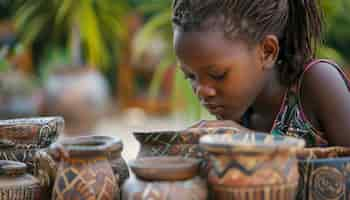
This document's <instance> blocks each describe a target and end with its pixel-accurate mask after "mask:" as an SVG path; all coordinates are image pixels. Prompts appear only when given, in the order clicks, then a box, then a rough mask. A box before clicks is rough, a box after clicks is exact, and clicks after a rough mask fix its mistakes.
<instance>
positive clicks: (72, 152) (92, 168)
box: [49, 137, 120, 200]
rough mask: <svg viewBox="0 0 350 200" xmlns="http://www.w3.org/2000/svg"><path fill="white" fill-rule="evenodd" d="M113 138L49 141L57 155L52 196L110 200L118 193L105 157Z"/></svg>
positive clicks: (54, 153)
mask: <svg viewBox="0 0 350 200" xmlns="http://www.w3.org/2000/svg"><path fill="white" fill-rule="evenodd" d="M112 145H113V140H106V139H104V138H89V137H82V138H80V139H76V138H75V139H67V140H63V141H61V142H60V143H56V144H54V145H52V146H51V147H50V149H49V152H52V154H53V155H54V157H56V158H58V159H59V160H60V161H59V164H58V170H57V174H56V179H55V183H54V187H53V192H52V199H58V200H65V199H91V200H102V199H105V200H114V199H117V197H118V196H120V190H119V186H118V182H117V178H116V177H115V176H114V173H113V170H112V167H111V165H110V162H109V160H108V154H109V151H108V150H109V149H110V148H111V146H112Z"/></svg>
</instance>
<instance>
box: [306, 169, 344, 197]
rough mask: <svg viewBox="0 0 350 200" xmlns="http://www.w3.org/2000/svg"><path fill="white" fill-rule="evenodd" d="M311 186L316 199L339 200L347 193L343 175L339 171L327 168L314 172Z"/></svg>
mask: <svg viewBox="0 0 350 200" xmlns="http://www.w3.org/2000/svg"><path fill="white" fill-rule="evenodd" d="M310 184H311V185H310V187H311V188H312V191H313V192H312V195H313V197H314V198H315V199H321V198H326V199H339V198H340V197H341V196H343V195H344V192H345V180H344V176H343V174H342V173H341V172H340V171H339V170H338V169H335V168H330V167H327V166H326V167H320V168H318V169H316V170H314V171H313V172H312V174H311V183H310Z"/></svg>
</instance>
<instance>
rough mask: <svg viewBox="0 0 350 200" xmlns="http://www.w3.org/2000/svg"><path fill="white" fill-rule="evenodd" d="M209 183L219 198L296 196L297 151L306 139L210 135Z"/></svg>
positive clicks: (202, 141) (204, 141) (207, 140)
mask: <svg viewBox="0 0 350 200" xmlns="http://www.w3.org/2000/svg"><path fill="white" fill-rule="evenodd" d="M200 145H201V147H202V148H204V149H205V150H207V151H208V152H209V163H210V169H211V170H210V173H209V175H208V183H209V185H210V189H211V197H212V198H213V199H218V200H231V199H234V200H237V199H238V200H241V199H242V200H245V199H266V200H272V199H276V200H277V199H284V200H289V199H291V200H292V199H294V198H295V194H296V190H297V186H298V179H299V174H298V163H297V159H296V155H295V151H296V150H297V149H300V148H302V147H304V145H305V142H304V141H303V140H299V139H296V138H291V137H282V136H272V135H266V134H261V133H246V134H243V133H241V134H225V135H207V136H204V137H202V138H201V139H200Z"/></svg>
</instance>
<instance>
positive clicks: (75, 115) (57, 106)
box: [44, 66, 109, 136]
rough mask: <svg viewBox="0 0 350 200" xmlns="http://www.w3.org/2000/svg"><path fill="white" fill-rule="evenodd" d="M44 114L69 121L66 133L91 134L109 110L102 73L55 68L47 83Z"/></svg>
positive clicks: (83, 68) (105, 84) (84, 69)
mask: <svg viewBox="0 0 350 200" xmlns="http://www.w3.org/2000/svg"><path fill="white" fill-rule="evenodd" d="M45 102H46V103H45V106H44V107H45V111H44V112H45V113H47V114H53V113H55V114H59V115H62V116H63V117H64V118H65V120H66V130H67V131H66V133H67V134H68V133H69V134H71V135H75V136H81V135H83V134H86V133H90V132H91V131H92V130H93V129H94V128H95V125H96V123H97V121H98V120H99V119H100V118H101V117H102V116H103V114H104V113H105V112H106V110H107V106H108V103H109V91H108V84H107V82H106V80H105V78H104V77H103V75H102V74H101V73H99V72H98V71H97V70H94V69H92V68H90V67H88V66H84V67H77V66H64V67H61V68H56V69H54V70H53V71H52V72H51V73H50V74H49V75H48V79H47V81H46V82H45Z"/></svg>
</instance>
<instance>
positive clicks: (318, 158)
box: [297, 147, 350, 200]
mask: <svg viewBox="0 0 350 200" xmlns="http://www.w3.org/2000/svg"><path fill="white" fill-rule="evenodd" d="M297 155H298V158H299V160H300V161H299V171H300V175H301V177H300V183H299V191H298V197H297V199H298V200H299V199H300V200H304V199H305V200H345V199H349V198H350V149H349V148H343V147H328V148H308V149H303V150H301V151H299V152H298V153H297Z"/></svg>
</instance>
